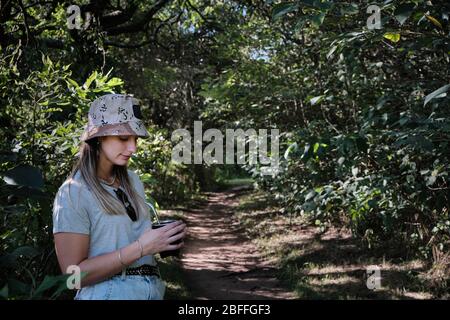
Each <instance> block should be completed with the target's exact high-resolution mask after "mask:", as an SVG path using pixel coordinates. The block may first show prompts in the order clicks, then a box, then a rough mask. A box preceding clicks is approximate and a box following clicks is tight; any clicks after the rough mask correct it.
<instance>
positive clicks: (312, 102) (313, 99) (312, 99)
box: [309, 95, 325, 106]
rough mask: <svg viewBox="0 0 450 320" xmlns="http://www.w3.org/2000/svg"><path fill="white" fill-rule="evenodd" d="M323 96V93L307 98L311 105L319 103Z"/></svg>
mask: <svg viewBox="0 0 450 320" xmlns="http://www.w3.org/2000/svg"><path fill="white" fill-rule="evenodd" d="M324 98H325V96H324V95H321V96H317V97H313V98H311V99H309V102H310V103H311V105H312V106H313V105H316V104H318V103H320V102H321V101H322V100H323V99H324Z"/></svg>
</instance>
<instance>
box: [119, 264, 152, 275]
mask: <svg viewBox="0 0 450 320" xmlns="http://www.w3.org/2000/svg"><path fill="white" fill-rule="evenodd" d="M121 275H122V272H119V273H117V274H116V276H121ZM125 275H127V276H157V277H158V278H161V274H160V273H159V268H158V267H157V266H151V265H149V264H144V265H142V266H140V267H137V268H127V269H126V270H125Z"/></svg>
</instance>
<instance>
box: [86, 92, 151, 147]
mask: <svg viewBox="0 0 450 320" xmlns="http://www.w3.org/2000/svg"><path fill="white" fill-rule="evenodd" d="M127 135H136V136H138V137H142V138H145V137H148V136H149V134H148V131H147V129H146V128H145V126H144V123H143V122H142V113H141V109H140V105H139V100H137V99H136V98H134V97H133V96H131V95H125V94H107V95H104V96H101V97H99V98H97V99H95V100H94V101H93V102H92V103H91V105H90V108H89V113H88V123H87V125H86V127H85V130H84V132H83V134H82V135H81V141H87V140H90V139H92V138H95V137H102V136H127Z"/></svg>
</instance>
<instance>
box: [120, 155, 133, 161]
mask: <svg viewBox="0 0 450 320" xmlns="http://www.w3.org/2000/svg"><path fill="white" fill-rule="evenodd" d="M122 157H124V158H125V159H127V160H128V159H130V158H131V156H124V155H122Z"/></svg>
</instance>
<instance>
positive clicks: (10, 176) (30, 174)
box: [3, 165, 44, 189]
mask: <svg viewBox="0 0 450 320" xmlns="http://www.w3.org/2000/svg"><path fill="white" fill-rule="evenodd" d="M3 180H4V181H5V182H6V183H7V184H10V185H20V186H27V187H31V188H35V189H41V188H43V187H44V179H43V178H42V174H41V171H40V170H39V169H38V168H35V167H32V166H30V165H19V166H17V167H15V168H14V169H11V170H9V171H8V172H6V173H5V175H4V177H3Z"/></svg>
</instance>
